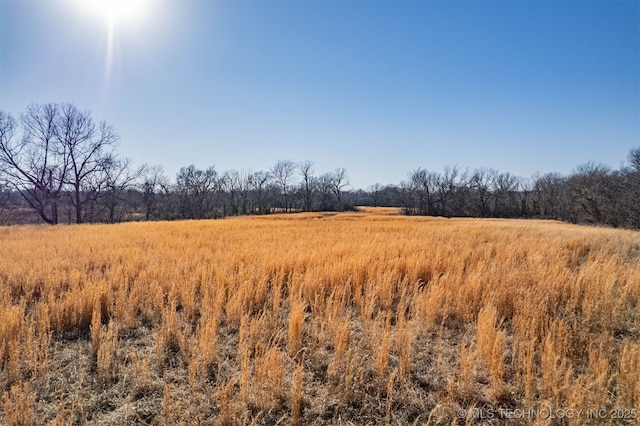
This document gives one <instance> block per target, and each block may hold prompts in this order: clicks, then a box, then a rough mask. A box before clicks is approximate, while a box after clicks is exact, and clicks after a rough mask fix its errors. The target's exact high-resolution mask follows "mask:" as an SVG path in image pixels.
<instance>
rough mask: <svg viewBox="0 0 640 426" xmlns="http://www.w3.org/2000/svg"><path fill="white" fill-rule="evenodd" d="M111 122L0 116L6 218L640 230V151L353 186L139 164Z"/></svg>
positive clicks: (1, 219) (73, 111) (338, 174)
mask: <svg viewBox="0 0 640 426" xmlns="http://www.w3.org/2000/svg"><path fill="white" fill-rule="evenodd" d="M118 142H119V138H118V135H117V132H116V131H115V129H114V128H113V127H112V126H111V125H109V124H108V123H105V122H100V123H96V122H95V121H94V120H93V119H92V117H91V114H90V113H89V112H88V111H81V110H79V109H78V108H77V107H76V106H74V105H73V104H55V103H49V104H32V105H30V106H29V107H27V109H26V111H25V112H24V113H22V114H21V115H20V116H19V118H18V119H16V118H14V117H13V116H12V115H11V114H8V113H6V112H4V111H0V223H5V224H6V223H24V222H34V221H41V222H45V223H48V224H58V223H85V222H110V223H113V222H120V221H128V220H174V219H202V218H221V217H226V216H234V215H247V214H269V213H274V212H281V213H289V212H300V211H328V210H332V211H344V210H352V209H354V208H355V206H358V205H367V206H392V207H400V208H402V210H403V211H404V213H405V214H408V215H433V216H445V217H454V216H463V217H501V218H549V219H559V220H563V221H569V222H573V223H591V224H603V225H609V226H615V227H626V228H632V229H640V201H639V200H640V148H635V149H632V150H631V152H630V154H629V158H628V162H627V164H626V165H624V166H621V167H620V168H619V169H611V168H609V167H606V166H602V165H596V164H593V163H589V164H586V165H583V166H580V167H578V168H577V169H576V170H575V171H574V173H572V174H571V175H569V176H562V175H560V174H557V173H549V174H545V175H536V176H534V177H532V178H530V179H525V178H520V177H517V176H514V175H512V174H510V173H507V172H499V171H497V170H494V169H488V168H479V169H475V170H471V171H470V170H462V169H460V168H458V167H447V168H445V169H444V170H443V171H442V172H436V171H429V170H427V169H423V168H419V169H417V170H414V171H413V172H411V173H409V175H408V177H407V179H406V180H404V181H402V182H400V183H399V184H391V185H381V184H375V185H371V186H370V187H368V188H367V189H366V190H353V189H349V186H350V185H349V176H348V173H347V170H346V169H344V168H336V169H335V170H332V171H328V172H323V173H317V172H316V170H315V166H314V163H313V162H312V161H301V162H294V161H291V160H280V161H277V162H276V164H274V165H273V166H272V167H271V168H270V169H269V170H261V171H257V172H251V171H238V170H229V171H223V172H221V171H218V170H216V168H215V167H214V166H211V167H208V168H206V169H199V168H197V167H195V166H194V165H190V166H186V167H183V168H182V169H180V171H179V172H178V173H177V175H176V177H175V179H171V178H170V177H168V176H167V175H166V174H165V173H164V171H163V169H162V167H161V166H148V165H143V166H140V167H134V166H133V165H132V162H131V161H130V160H128V159H126V158H122V157H121V156H120V155H119V154H118V152H117V147H118Z"/></svg>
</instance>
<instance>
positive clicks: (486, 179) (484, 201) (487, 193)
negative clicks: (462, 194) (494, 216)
mask: <svg viewBox="0 0 640 426" xmlns="http://www.w3.org/2000/svg"><path fill="white" fill-rule="evenodd" d="M497 176H498V172H497V171H496V170H494V169H485V168H480V169H476V170H474V172H473V174H472V176H471V185H472V187H473V189H474V191H475V194H476V197H475V199H476V204H477V207H478V212H479V213H480V216H481V217H486V216H488V215H489V214H490V211H489V208H490V205H489V202H490V199H491V190H492V189H493V186H494V184H495V181H496V177H497Z"/></svg>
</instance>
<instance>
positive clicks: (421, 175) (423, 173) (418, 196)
mask: <svg viewBox="0 0 640 426" xmlns="http://www.w3.org/2000/svg"><path fill="white" fill-rule="evenodd" d="M410 179H411V185H412V187H413V192H412V194H413V195H414V198H415V200H414V202H415V204H416V205H415V206H414V208H415V209H416V212H415V213H416V214H420V215H433V214H435V200H434V197H435V193H436V190H437V185H438V182H439V176H438V174H437V173H435V172H430V171H428V170H426V169H422V168H418V169H417V170H415V171H414V172H413V173H412V174H411V175H410Z"/></svg>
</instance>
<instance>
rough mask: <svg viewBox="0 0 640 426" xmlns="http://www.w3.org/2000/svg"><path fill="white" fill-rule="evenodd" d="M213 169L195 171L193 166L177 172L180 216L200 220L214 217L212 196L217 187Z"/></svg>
mask: <svg viewBox="0 0 640 426" xmlns="http://www.w3.org/2000/svg"><path fill="white" fill-rule="evenodd" d="M217 176H218V173H217V172H216V170H215V168H214V167H213V166H212V167H209V168H208V169H206V170H200V169H197V168H196V167H195V166H194V165H190V166H188V167H183V168H181V169H180V171H179V172H178V176H177V179H176V188H177V191H178V195H179V197H180V216H181V217H183V218H185V219H202V218H205V217H211V216H212V215H214V216H215V215H216V213H215V212H213V211H212V210H213V207H214V206H213V204H214V203H213V195H214V192H215V189H216V185H217Z"/></svg>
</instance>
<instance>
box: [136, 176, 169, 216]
mask: <svg viewBox="0 0 640 426" xmlns="http://www.w3.org/2000/svg"><path fill="white" fill-rule="evenodd" d="M139 188H140V191H141V192H142V203H143V206H144V218H145V220H150V219H151V218H154V217H156V216H157V208H158V199H159V197H160V195H161V194H162V193H164V194H167V193H169V191H170V184H169V178H168V177H167V176H166V175H165V174H164V169H163V168H162V166H151V167H147V168H146V169H145V173H144V175H143V176H142V182H141V183H140V186H139Z"/></svg>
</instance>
